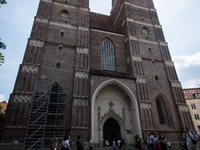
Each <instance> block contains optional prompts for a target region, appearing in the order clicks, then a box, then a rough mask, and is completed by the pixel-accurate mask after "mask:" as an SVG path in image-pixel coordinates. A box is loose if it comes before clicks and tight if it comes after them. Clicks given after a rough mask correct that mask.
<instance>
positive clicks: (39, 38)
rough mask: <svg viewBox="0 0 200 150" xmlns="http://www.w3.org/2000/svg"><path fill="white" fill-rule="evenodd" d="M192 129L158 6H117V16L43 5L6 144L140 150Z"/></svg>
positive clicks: (73, 3)
mask: <svg viewBox="0 0 200 150" xmlns="http://www.w3.org/2000/svg"><path fill="white" fill-rule="evenodd" d="M55 120H56V121H55ZM52 122H54V123H52ZM186 124H187V125H189V126H190V127H191V128H193V123H192V120H191V116H190V113H189V109H188V106H187V104H186V101H185V99H184V95H183V92H182V87H181V83H180V81H179V80H178V77H177V74H176V70H175V67H174V64H173V62H172V60H171V56H170V52H169V49H168V44H167V43H166V41H165V38H164V34H163V31H162V26H161V25H160V23H159V19H158V16H157V12H156V9H155V8H154V4H153V1H152V0H113V1H112V9H111V12H110V16H107V15H102V14H98V13H94V12H90V9H89V0H40V4H39V7H38V12H37V15H36V17H35V20H34V24H33V28H32V32H31V35H30V38H29V39H28V43H27V47H26V51H25V55H24V59H23V62H22V64H21V65H20V67H19V72H18V75H17V79H16V83H15V86H14V90H13V93H12V94H11V95H10V99H9V103H8V108H7V111H6V116H5V120H4V126H3V128H2V129H1V132H0V133H1V142H2V143H7V142H10V141H11V140H12V139H13V138H16V139H21V142H23V140H24V139H25V143H26V144H27V145H28V144H29V143H28V141H29V140H34V139H37V141H35V143H36V144H38V143H40V142H41V141H43V142H44V141H45V140H46V141H47V140H48V139H51V138H53V137H56V138H58V139H59V138H60V139H61V137H62V136H63V135H65V134H66V133H70V135H71V137H72V139H73V138H74V139H76V136H77V135H81V136H82V139H83V140H84V141H85V142H88V141H90V140H92V143H93V144H95V145H96V146H103V145H104V142H105V141H108V142H111V141H112V139H113V138H118V137H121V138H123V139H125V142H126V143H127V145H133V144H134V140H133V139H134V136H135V135H136V134H139V135H140V137H144V138H146V136H147V135H149V133H150V132H152V131H153V132H156V133H158V132H162V133H163V134H164V135H165V136H166V137H167V139H170V140H171V141H175V142H176V141H180V140H182V132H183V130H184V126H185V125H186ZM39 135H42V136H41V137H40V136H39ZM40 140H41V141H40ZM19 141H20V140H19ZM41 143H42V142H41Z"/></svg>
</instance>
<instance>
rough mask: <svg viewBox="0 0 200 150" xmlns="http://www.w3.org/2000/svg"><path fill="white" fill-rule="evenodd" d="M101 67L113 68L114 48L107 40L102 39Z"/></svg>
mask: <svg viewBox="0 0 200 150" xmlns="http://www.w3.org/2000/svg"><path fill="white" fill-rule="evenodd" d="M101 62H102V69H104V70H115V61H114V49H113V45H112V43H111V42H110V41H109V40H104V41H103V42H102V44H101Z"/></svg>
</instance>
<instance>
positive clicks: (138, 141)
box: [135, 134, 142, 150]
mask: <svg viewBox="0 0 200 150" xmlns="http://www.w3.org/2000/svg"><path fill="white" fill-rule="evenodd" d="M135 148H136V149H137V150H141V149H142V141H141V139H140V137H139V135H138V134H137V135H136V136H135Z"/></svg>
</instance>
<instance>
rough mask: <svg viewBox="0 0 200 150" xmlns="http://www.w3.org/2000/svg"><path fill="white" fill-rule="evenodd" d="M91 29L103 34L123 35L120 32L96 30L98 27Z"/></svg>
mask: <svg viewBox="0 0 200 150" xmlns="http://www.w3.org/2000/svg"><path fill="white" fill-rule="evenodd" d="M91 31H95V32H100V33H104V34H111V35H117V36H125V35H123V34H120V33H114V32H109V31H103V30H98V29H91Z"/></svg>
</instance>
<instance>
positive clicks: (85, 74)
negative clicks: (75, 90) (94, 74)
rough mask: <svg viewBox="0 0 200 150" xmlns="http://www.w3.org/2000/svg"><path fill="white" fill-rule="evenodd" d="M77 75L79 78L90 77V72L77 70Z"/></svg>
mask: <svg viewBox="0 0 200 150" xmlns="http://www.w3.org/2000/svg"><path fill="white" fill-rule="evenodd" d="M75 77H76V78H79V79H88V77H89V73H87V72H79V71H76V73H75Z"/></svg>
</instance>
